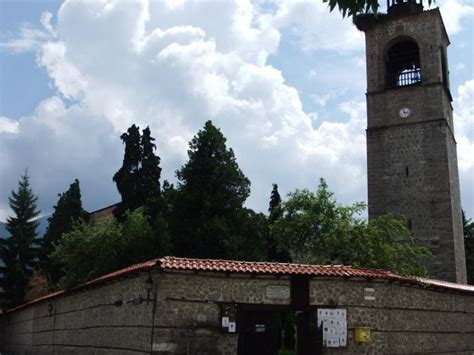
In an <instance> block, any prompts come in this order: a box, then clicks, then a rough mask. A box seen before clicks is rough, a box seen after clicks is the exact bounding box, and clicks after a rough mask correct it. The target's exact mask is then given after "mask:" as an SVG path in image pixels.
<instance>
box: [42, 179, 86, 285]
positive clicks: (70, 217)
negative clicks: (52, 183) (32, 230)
mask: <svg viewBox="0 0 474 355" xmlns="http://www.w3.org/2000/svg"><path fill="white" fill-rule="evenodd" d="M79 219H83V220H87V219H88V213H87V212H86V211H85V210H84V209H83V208H82V201H81V189H80V186H79V180H77V179H76V180H75V181H74V182H73V183H72V184H71V185H70V186H69V189H68V190H67V191H66V192H64V193H62V194H60V195H59V200H58V203H57V204H56V206H54V212H53V214H52V215H51V217H49V218H48V223H49V224H48V228H47V230H46V233H45V235H44V237H43V240H42V250H41V254H40V260H41V269H42V270H43V272H45V273H46V274H47V276H48V278H49V280H50V282H51V283H52V284H56V283H57V282H58V280H59V278H60V273H59V270H58V267H57V265H54V263H52V261H51V260H50V258H49V257H48V255H49V254H50V253H51V252H52V251H53V243H56V242H58V241H59V240H60V238H61V236H62V235H63V233H66V232H69V231H70V230H71V229H72V227H73V224H74V221H75V220H79Z"/></svg>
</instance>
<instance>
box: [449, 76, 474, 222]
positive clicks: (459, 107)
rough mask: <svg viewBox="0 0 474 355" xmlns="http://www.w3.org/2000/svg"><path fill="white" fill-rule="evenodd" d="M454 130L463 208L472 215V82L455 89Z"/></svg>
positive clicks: (473, 106)
mask: <svg viewBox="0 0 474 355" xmlns="http://www.w3.org/2000/svg"><path fill="white" fill-rule="evenodd" d="M454 128H455V134H456V140H457V150H458V164H459V179H460V181H461V198H462V205H463V208H464V209H465V210H466V212H467V215H468V216H473V215H474V206H473V202H474V184H473V181H474V154H473V152H474V80H468V81H466V82H465V83H464V84H463V85H460V86H459V87H458V89H457V96H456V97H455V98H454Z"/></svg>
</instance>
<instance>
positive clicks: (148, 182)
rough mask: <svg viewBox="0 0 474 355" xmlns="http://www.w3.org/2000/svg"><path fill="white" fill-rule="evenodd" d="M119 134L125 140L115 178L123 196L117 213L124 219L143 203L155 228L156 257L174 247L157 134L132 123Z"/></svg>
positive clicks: (149, 220)
mask: <svg viewBox="0 0 474 355" xmlns="http://www.w3.org/2000/svg"><path fill="white" fill-rule="evenodd" d="M120 138H121V139H122V141H123V143H124V144H125V154H124V158H123V164H122V167H121V168H120V169H119V170H118V171H117V173H116V174H115V175H114V177H113V180H114V181H115V183H116V184H117V189H118V191H119V193H120V195H121V196H122V202H121V203H120V205H119V207H118V208H117V209H116V210H115V212H114V213H115V216H116V217H117V218H118V219H119V220H120V221H122V222H124V221H125V219H126V212H127V211H130V212H132V211H134V210H136V209H138V208H141V207H143V208H144V211H145V215H146V217H147V219H148V222H149V223H150V225H151V228H152V230H153V236H154V238H155V239H154V240H155V245H154V246H153V250H154V251H155V252H156V253H155V254H154V257H158V256H161V255H164V254H167V253H169V252H170V250H171V246H170V240H169V232H168V223H167V220H166V217H167V211H166V203H165V202H164V201H163V196H162V194H161V188H160V177H161V168H160V157H159V156H157V155H155V150H156V145H155V143H154V141H155V138H153V137H152V136H151V131H150V128H149V127H147V128H145V129H144V130H143V131H142V134H140V127H138V126H136V125H132V126H131V127H130V128H129V129H128V130H127V132H126V133H123V134H122V135H121V136H120Z"/></svg>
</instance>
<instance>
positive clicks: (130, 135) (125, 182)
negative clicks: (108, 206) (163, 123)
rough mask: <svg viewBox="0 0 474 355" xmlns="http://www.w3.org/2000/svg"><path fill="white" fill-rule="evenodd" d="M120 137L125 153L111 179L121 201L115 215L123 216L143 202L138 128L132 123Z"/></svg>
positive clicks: (140, 148)
mask: <svg viewBox="0 0 474 355" xmlns="http://www.w3.org/2000/svg"><path fill="white" fill-rule="evenodd" d="M120 139H121V140H122V142H123V144H125V154H124V157H123V163H122V167H121V168H120V169H119V170H118V171H117V172H116V173H115V175H114V177H113V181H114V182H115V183H116V185H117V190H118V192H119V193H120V195H121V196H122V202H121V204H120V206H119V208H117V209H116V211H117V215H118V216H123V215H124V213H125V211H127V210H134V209H136V208H138V207H141V206H143V204H144V199H143V197H144V194H143V192H142V189H141V187H142V184H141V178H140V175H141V174H140V167H141V160H142V147H141V142H140V140H141V137H140V128H139V127H137V126H136V125H134V124H133V125H132V126H131V127H130V128H128V130H127V132H125V133H123V134H122V135H121V136H120Z"/></svg>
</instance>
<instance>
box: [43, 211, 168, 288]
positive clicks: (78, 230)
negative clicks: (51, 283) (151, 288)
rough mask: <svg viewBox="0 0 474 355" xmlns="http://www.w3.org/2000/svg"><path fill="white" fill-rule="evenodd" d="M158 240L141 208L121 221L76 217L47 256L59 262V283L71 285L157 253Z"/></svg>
mask: <svg viewBox="0 0 474 355" xmlns="http://www.w3.org/2000/svg"><path fill="white" fill-rule="evenodd" d="M159 246H160V241H157V240H156V235H155V233H154V231H153V229H152V226H151V224H150V223H149V221H148V217H147V216H146V215H145V213H144V210H143V208H139V209H136V210H135V211H133V212H127V213H126V214H125V218H124V221H123V223H120V222H117V221H116V220H105V221H101V222H98V223H86V222H85V221H83V220H80V221H77V222H76V224H75V225H74V227H73V229H72V230H71V231H70V232H68V233H65V234H63V236H62V238H61V239H60V241H59V242H58V243H56V244H55V250H54V251H53V252H52V254H51V258H52V259H53V260H54V262H56V263H57V264H58V265H61V270H62V273H63V275H64V276H63V277H62V278H61V280H60V285H61V286H62V287H66V288H67V287H72V286H74V285H77V284H80V283H82V282H85V281H87V280H90V279H92V278H94V277H97V276H99V275H102V274H105V273H107V272H112V271H115V270H117V269H120V268H123V267H126V266H128V265H131V264H135V263H139V262H143V261H146V260H150V259H153V258H156V257H158V256H160V254H161V253H160V250H159Z"/></svg>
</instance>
